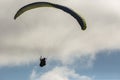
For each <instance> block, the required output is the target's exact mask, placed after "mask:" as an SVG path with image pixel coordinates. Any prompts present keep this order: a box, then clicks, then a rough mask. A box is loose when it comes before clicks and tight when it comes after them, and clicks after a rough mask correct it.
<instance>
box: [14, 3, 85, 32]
mask: <svg viewBox="0 0 120 80" xmlns="http://www.w3.org/2000/svg"><path fill="white" fill-rule="evenodd" d="M39 7H53V8H57V9H60V10H63V11H64V12H66V13H68V14H70V15H71V16H73V17H74V18H75V19H76V20H77V22H78V23H79V25H80V26H81V29H82V30H85V29H86V27H87V26H86V22H85V20H84V19H83V18H82V17H81V16H80V15H78V14H77V13H76V12H74V11H73V10H71V9H69V8H67V7H65V6H62V5H58V4H54V3H50V2H35V3H31V4H28V5H26V6H24V7H22V8H21V9H19V10H18V11H17V13H16V14H15V16H14V19H17V18H18V17H19V16H20V15H21V14H23V13H24V12H26V11H28V10H31V9H34V8H39Z"/></svg>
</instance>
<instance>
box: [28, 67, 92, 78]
mask: <svg viewBox="0 0 120 80" xmlns="http://www.w3.org/2000/svg"><path fill="white" fill-rule="evenodd" d="M30 80H92V78H90V77H88V76H84V75H79V74H77V73H75V71H74V70H70V69H68V68H66V67H56V68H54V69H53V70H50V71H48V72H46V73H43V74H42V75H39V74H37V73H36V71H35V70H33V72H32V73H31V76H30Z"/></svg>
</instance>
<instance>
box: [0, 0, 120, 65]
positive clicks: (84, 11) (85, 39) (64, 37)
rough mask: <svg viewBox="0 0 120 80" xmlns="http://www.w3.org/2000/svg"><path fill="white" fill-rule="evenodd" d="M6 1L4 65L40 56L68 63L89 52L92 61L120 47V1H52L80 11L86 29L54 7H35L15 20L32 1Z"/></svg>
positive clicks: (1, 45)
mask: <svg viewBox="0 0 120 80" xmlns="http://www.w3.org/2000/svg"><path fill="white" fill-rule="evenodd" d="M7 1H8V0H7ZM7 1H0V6H1V7H0V9H1V10H0V59H2V60H0V65H1V66H7V65H20V64H27V63H30V62H34V61H36V60H38V59H39V56H41V55H43V56H47V57H49V58H54V59H58V60H60V61H61V62H63V63H65V64H66V63H67V62H68V61H69V62H70V63H72V62H74V60H75V58H81V57H82V56H86V55H88V56H89V57H90V59H91V61H92V60H94V59H95V58H94V57H95V54H96V53H97V52H99V51H101V50H106V49H119V48H120V37H119V34H120V27H119V26H120V23H119V22H120V11H119V7H120V5H119V1H118V0H106V1H104V0H99V1H96V0H92V1H89V0H84V1H82V0H76V1H70V0H65V1H60V0H58V1H53V2H55V3H58V4H63V5H66V6H68V7H70V8H72V9H74V10H75V11H77V13H79V14H81V15H82V16H83V17H84V18H85V20H86V22H87V26H88V28H87V30H86V31H81V29H80V28H79V25H78V23H77V21H75V20H74V19H73V18H72V17H71V16H70V15H68V14H65V13H64V12H63V11H60V10H57V9H52V8H50V9H48V8H46V9H44V8H41V9H40V10H39V9H35V10H32V11H29V12H26V13H25V14H24V15H22V16H20V17H19V19H17V20H13V16H14V14H15V13H16V11H17V10H18V9H19V8H20V7H21V6H24V5H25V4H28V3H30V2H33V0H29V1H25V2H24V1H21V0H20V1H19V2H18V1H15V0H12V2H11V1H8V2H7ZM49 1H51V0H49ZM6 2H7V3H6ZM51 2H52V1H51ZM5 5H7V6H5ZM3 7H4V8H3ZM8 13H9V14H8ZM38 13H40V14H38ZM38 16H39V17H38ZM91 63H92V62H90V64H91Z"/></svg>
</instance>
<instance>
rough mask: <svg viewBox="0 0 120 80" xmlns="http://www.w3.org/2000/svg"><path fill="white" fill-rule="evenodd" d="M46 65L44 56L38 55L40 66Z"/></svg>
mask: <svg viewBox="0 0 120 80" xmlns="http://www.w3.org/2000/svg"><path fill="white" fill-rule="evenodd" d="M45 65H46V58H42V56H41V57H40V67H43V66H45Z"/></svg>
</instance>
